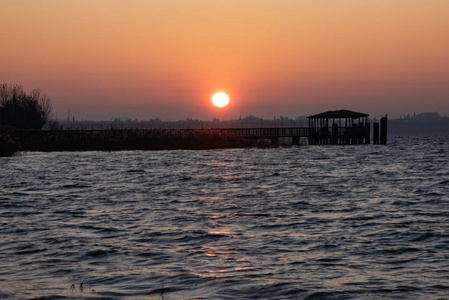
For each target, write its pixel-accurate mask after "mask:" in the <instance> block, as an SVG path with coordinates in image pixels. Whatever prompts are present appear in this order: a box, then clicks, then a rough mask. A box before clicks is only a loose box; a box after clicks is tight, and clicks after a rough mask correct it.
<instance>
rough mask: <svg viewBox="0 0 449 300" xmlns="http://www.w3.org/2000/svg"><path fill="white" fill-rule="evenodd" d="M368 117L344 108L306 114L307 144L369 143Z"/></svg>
mask: <svg viewBox="0 0 449 300" xmlns="http://www.w3.org/2000/svg"><path fill="white" fill-rule="evenodd" d="M368 117H369V115H368V114H364V113H359V112H355V111H350V110H346V109H341V110H333V111H327V112H323V113H320V114H316V115H312V116H308V117H307V118H308V119H309V144H311V145H327V144H335V145H349V144H369V143H370V123H369V122H368Z"/></svg>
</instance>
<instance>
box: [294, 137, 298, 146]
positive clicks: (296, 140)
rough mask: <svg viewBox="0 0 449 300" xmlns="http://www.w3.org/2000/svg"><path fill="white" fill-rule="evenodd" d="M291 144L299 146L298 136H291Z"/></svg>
mask: <svg viewBox="0 0 449 300" xmlns="http://www.w3.org/2000/svg"><path fill="white" fill-rule="evenodd" d="M292 145H293V146H299V136H292Z"/></svg>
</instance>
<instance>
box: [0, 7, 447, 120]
mask: <svg viewBox="0 0 449 300" xmlns="http://www.w3.org/2000/svg"><path fill="white" fill-rule="evenodd" d="M0 30H1V38H2V41H1V46H0V83H2V82H8V83H18V84H21V85H22V86H23V87H24V89H25V90H27V91H30V90H31V89H33V88H40V89H41V90H42V91H43V92H45V93H46V94H47V96H49V97H50V98H51V99H52V100H53V109H54V112H55V113H56V114H57V117H59V118H66V117H67V111H68V109H70V111H71V115H73V116H75V118H76V119H78V120H80V119H84V120H109V119H111V118H115V117H122V118H124V117H129V118H133V119H134V118H137V119H139V120H148V119H152V118H155V117H159V118H161V119H162V120H179V119H185V118H187V117H189V118H194V119H202V120H210V119H212V118H213V117H217V118H220V119H233V118H238V117H239V116H242V117H244V116H247V115H250V114H253V115H256V116H259V117H263V118H267V119H272V118H273V116H281V115H282V116H288V117H291V118H295V117H298V116H300V115H309V114H315V113H319V112H322V111H327V110H334V109H342V108H345V109H350V110H355V111H360V112H364V113H368V114H370V115H371V116H376V117H379V116H380V115H381V114H389V115H390V116H392V117H399V116H402V115H405V114H408V113H410V114H413V113H414V112H416V113H419V112H429V111H438V112H439V113H440V114H441V115H449V1H448V0H420V1H417V0H394V1H392V0H376V1H360V0H337V1H336V0H328V1H326V0H314V1H306V0H304V1H302V0H279V1H274V0H273V1H266V0H245V1H242V0H236V1H232V0H228V1H224V0H215V1H210V0H185V1H181V0H179V1H171V0H161V1H159V0H151V1H147V0H140V1H139V0H127V1H121V0H120V1H119V0H77V1H69V0H67V1H66V0H28V1H27V0H0ZM216 91H224V92H227V93H228V94H229V96H230V98H231V103H230V105H229V106H228V107H226V108H224V109H218V108H214V107H213V106H212V104H211V101H210V98H211V96H212V95H213V93H214V92H216Z"/></svg>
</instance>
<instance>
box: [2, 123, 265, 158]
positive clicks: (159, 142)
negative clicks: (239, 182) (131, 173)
mask: <svg viewBox="0 0 449 300" xmlns="http://www.w3.org/2000/svg"><path fill="white" fill-rule="evenodd" d="M254 146H259V147H260V146H267V145H266V144H264V143H263V141H253V140H251V139H249V138H246V137H243V136H237V135H230V134H226V133H224V132H223V131H222V130H220V129H187V130H166V129H125V130H122V129H120V130H117V129H107V130H19V129H7V130H5V129H0V155H13V154H14V153H16V152H25V151H41V152H51V151H123V150H180V149H184V150H205V149H218V148H247V147H254Z"/></svg>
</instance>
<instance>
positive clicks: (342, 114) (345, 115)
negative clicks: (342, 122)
mask: <svg viewBox="0 0 449 300" xmlns="http://www.w3.org/2000/svg"><path fill="white" fill-rule="evenodd" d="M368 116H369V115H367V114H363V113H359V112H355V111H350V110H346V109H340V110H331V111H326V112H323V113H320V114H316V115H312V116H308V117H307V118H308V119H358V118H363V117H368Z"/></svg>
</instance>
